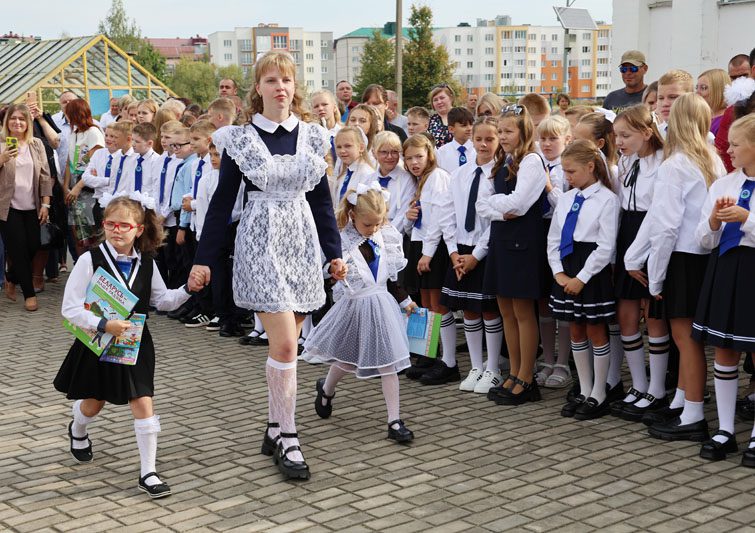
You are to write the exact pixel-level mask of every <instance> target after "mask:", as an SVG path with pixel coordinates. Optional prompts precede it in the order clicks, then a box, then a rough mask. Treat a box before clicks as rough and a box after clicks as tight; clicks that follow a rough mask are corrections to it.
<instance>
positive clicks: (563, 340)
mask: <svg viewBox="0 0 755 533" xmlns="http://www.w3.org/2000/svg"><path fill="white" fill-rule="evenodd" d="M570 353H571V335H570V332H569V323H568V322H566V321H565V320H559V321H558V360H557V361H556V362H557V363H558V364H559V365H568V364H569V354H570Z"/></svg>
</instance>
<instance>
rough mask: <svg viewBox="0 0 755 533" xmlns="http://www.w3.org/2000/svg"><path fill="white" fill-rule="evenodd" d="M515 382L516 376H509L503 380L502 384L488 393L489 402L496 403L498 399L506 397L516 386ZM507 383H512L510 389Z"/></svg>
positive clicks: (490, 389)
mask: <svg viewBox="0 0 755 533" xmlns="http://www.w3.org/2000/svg"><path fill="white" fill-rule="evenodd" d="M514 380H516V376H512V375H511V374H509V375H508V376H506V377H505V378H503V379H502V380H501V384H500V385H499V386H498V387H490V388H489V389H488V393H487V397H488V400H490V401H491V402H494V401H495V400H496V398H501V397H503V396H505V395H506V393H507V392H508V391H510V390H511V389H512V388H513V387H514V385H516V382H515V381H514ZM507 381H509V382H510V383H511V384H510V385H509V386H508V387H506V386H505V385H506V382H507Z"/></svg>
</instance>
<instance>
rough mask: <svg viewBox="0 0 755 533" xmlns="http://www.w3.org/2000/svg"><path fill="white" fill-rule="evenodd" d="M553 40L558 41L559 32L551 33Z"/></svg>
mask: <svg viewBox="0 0 755 533" xmlns="http://www.w3.org/2000/svg"><path fill="white" fill-rule="evenodd" d="M551 41H553V42H556V41H558V33H552V34H551Z"/></svg>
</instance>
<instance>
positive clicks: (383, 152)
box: [378, 150, 401, 157]
mask: <svg viewBox="0 0 755 533" xmlns="http://www.w3.org/2000/svg"><path fill="white" fill-rule="evenodd" d="M378 155H379V156H380V157H398V156H400V155H401V152H398V151H396V150H393V151H391V152H389V151H386V150H378Z"/></svg>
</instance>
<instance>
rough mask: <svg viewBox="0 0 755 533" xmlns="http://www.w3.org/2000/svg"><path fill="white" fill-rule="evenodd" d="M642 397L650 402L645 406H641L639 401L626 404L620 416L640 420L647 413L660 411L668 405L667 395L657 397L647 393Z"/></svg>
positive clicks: (632, 420) (630, 419) (635, 420)
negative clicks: (638, 403)
mask: <svg viewBox="0 0 755 533" xmlns="http://www.w3.org/2000/svg"><path fill="white" fill-rule="evenodd" d="M642 397H643V398H644V399H646V400H647V401H648V402H650V403H649V404H648V405H646V406H645V407H639V406H638V405H637V402H634V403H633V404H629V405H626V406H625V407H624V409H622V411H621V414H620V415H619V417H621V418H622V419H623V420H628V421H630V422H640V421H641V420H642V419H643V417H644V416H645V414H646V413H652V412H655V411H659V410H661V409H663V408H664V407H667V406H668V398H666V397H665V396H664V397H663V398H656V397H655V396H653V395H652V394H648V393H645V394H643V395H642ZM638 401H639V400H638Z"/></svg>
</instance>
